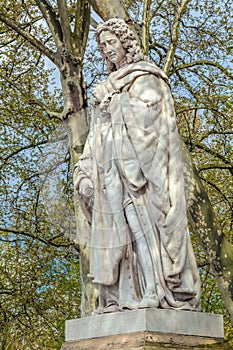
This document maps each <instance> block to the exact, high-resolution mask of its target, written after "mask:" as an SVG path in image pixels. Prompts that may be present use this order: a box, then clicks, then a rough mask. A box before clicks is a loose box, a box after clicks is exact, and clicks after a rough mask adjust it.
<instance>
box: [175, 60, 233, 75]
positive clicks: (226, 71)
mask: <svg viewBox="0 0 233 350" xmlns="http://www.w3.org/2000/svg"><path fill="white" fill-rule="evenodd" d="M204 65H208V66H213V67H216V68H218V69H219V70H221V71H222V72H223V73H224V74H225V75H227V76H228V77H229V78H231V79H233V75H232V74H231V73H230V72H229V70H227V69H226V68H224V67H223V66H222V65H221V64H219V63H218V62H212V61H208V60H199V61H194V62H190V63H184V64H182V65H181V66H177V67H175V68H174V69H172V70H171V71H170V72H169V75H172V74H174V73H176V72H178V71H179V70H181V69H185V68H191V67H194V66H204Z"/></svg>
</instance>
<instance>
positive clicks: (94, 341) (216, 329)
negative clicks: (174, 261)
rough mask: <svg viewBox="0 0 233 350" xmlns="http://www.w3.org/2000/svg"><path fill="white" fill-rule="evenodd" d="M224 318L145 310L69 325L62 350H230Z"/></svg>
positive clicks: (163, 310) (86, 319)
mask: <svg viewBox="0 0 233 350" xmlns="http://www.w3.org/2000/svg"><path fill="white" fill-rule="evenodd" d="M223 338H224V334H223V318H222V316H221V315H213V314H205V313H200V312H190V311H181V310H170V309H169V310H165V309H141V310H132V311H124V312H116V313H111V314H103V315H96V316H92V317H86V318H82V319H76V320H70V321H67V322H66V339H65V340H66V341H65V343H64V344H63V346H62V350H81V349H82V350H97V349H106V350H116V349H125V350H129V349H132V350H136V349H138V350H139V349H140V350H142V349H147V350H162V349H167V350H170V349H180V350H182V349H193V350H194V349H195V350H196V349H203V350H205V349H211V348H213V347H214V349H219V350H220V349H229V348H228V347H226V345H224V341H223Z"/></svg>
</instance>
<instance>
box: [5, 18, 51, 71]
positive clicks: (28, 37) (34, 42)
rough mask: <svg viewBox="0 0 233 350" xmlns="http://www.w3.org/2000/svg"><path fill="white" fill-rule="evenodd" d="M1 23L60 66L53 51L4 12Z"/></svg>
mask: <svg viewBox="0 0 233 350" xmlns="http://www.w3.org/2000/svg"><path fill="white" fill-rule="evenodd" d="M0 21H2V22H3V23H5V24H6V25H7V26H8V27H10V28H11V29H13V30H14V31H15V32H16V33H18V34H20V35H21V36H22V37H23V38H25V39H26V40H27V41H28V42H29V43H30V44H31V45H32V46H33V47H34V48H36V49H37V50H39V51H40V52H41V53H42V54H44V55H45V56H47V57H48V58H49V59H50V60H51V61H52V62H53V63H54V64H55V65H58V62H57V59H56V55H55V53H54V52H53V51H51V50H49V49H48V48H47V47H46V46H45V45H44V44H43V43H42V42H41V41H39V40H38V39H36V38H35V37H34V36H32V35H31V34H30V33H28V32H27V31H25V30H23V29H22V28H21V24H20V23H17V22H16V21H13V20H11V19H10V18H8V17H7V16H5V15H4V14H3V13H2V12H1V13H0Z"/></svg>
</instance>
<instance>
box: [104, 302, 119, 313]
mask: <svg viewBox="0 0 233 350" xmlns="http://www.w3.org/2000/svg"><path fill="white" fill-rule="evenodd" d="M117 311H120V308H119V306H118V305H117V304H109V305H107V306H105V307H104V313H109V312H117Z"/></svg>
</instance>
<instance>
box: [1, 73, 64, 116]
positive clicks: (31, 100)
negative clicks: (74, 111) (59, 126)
mask: <svg viewBox="0 0 233 350" xmlns="http://www.w3.org/2000/svg"><path fill="white" fill-rule="evenodd" d="M0 77H1V78H2V79H4V80H5V81H6V82H7V83H9V84H10V86H11V87H12V88H14V89H15V90H16V91H17V92H20V94H21V95H22V96H24V97H26V98H27V100H28V104H31V105H33V104H34V105H37V106H39V107H41V108H42V109H43V110H44V111H45V112H46V113H47V114H48V116H49V117H50V118H55V117H56V118H57V119H61V120H62V118H61V117H60V113H56V112H51V111H50V110H48V108H47V106H46V105H45V104H44V103H43V102H42V101H41V100H39V99H38V98H36V97H35V96H34V95H32V94H31V93H29V92H27V91H25V90H23V89H22V88H21V85H20V84H16V83H15V82H13V81H12V80H10V79H8V78H7V77H6V76H5V75H2V74H0Z"/></svg>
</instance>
